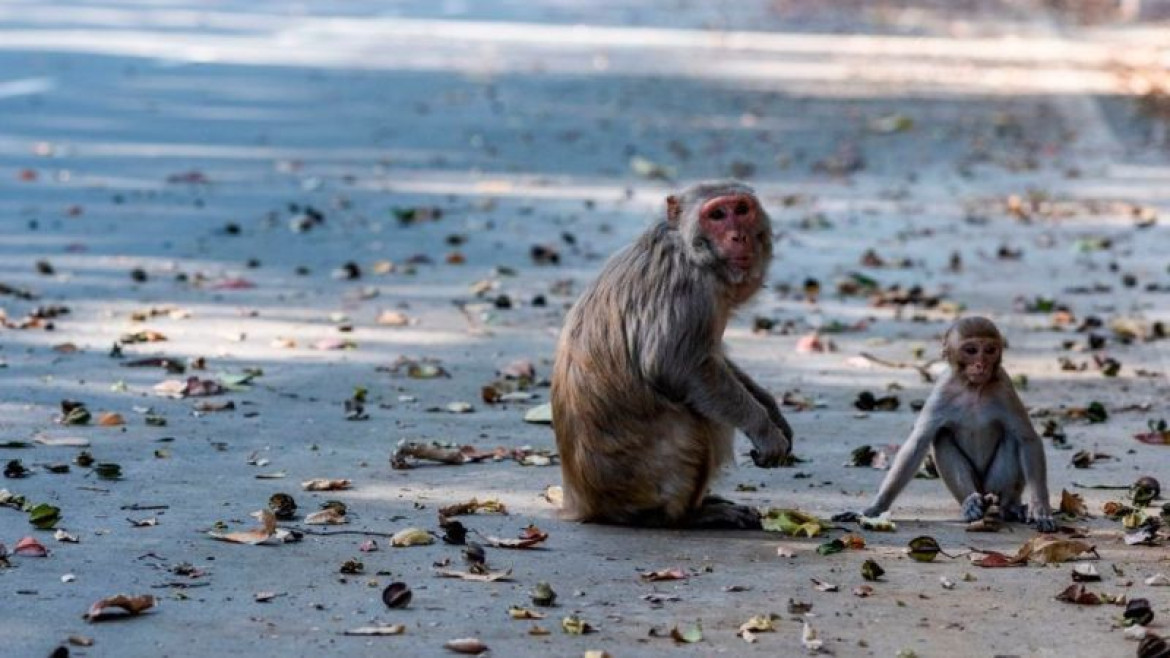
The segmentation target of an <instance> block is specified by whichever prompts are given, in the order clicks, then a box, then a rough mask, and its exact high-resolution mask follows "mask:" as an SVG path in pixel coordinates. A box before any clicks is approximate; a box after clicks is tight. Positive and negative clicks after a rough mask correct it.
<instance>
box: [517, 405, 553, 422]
mask: <svg viewBox="0 0 1170 658" xmlns="http://www.w3.org/2000/svg"><path fill="white" fill-rule="evenodd" d="M552 421H553V415H552V405H551V404H541V405H537V406H535V407H532V408H531V409H529V410H528V411H526V412H524V422H526V423H534V424H537V425H550V424H552Z"/></svg>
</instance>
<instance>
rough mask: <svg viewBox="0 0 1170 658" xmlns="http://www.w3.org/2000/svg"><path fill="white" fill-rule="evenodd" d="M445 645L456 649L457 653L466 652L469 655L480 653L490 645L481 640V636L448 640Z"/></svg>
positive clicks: (452, 649) (453, 649)
mask: <svg viewBox="0 0 1170 658" xmlns="http://www.w3.org/2000/svg"><path fill="white" fill-rule="evenodd" d="M443 646H444V647H446V648H448V649H450V650H451V651H454V652H455V653H464V654H469V655H479V654H481V653H483V652H485V651H487V650H488V646H487V645H486V644H484V643H483V642H480V641H479V638H475V637H464V638H459V639H456V640H448V641H447V643H446V644H444V645H443Z"/></svg>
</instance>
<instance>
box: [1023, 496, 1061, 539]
mask: <svg viewBox="0 0 1170 658" xmlns="http://www.w3.org/2000/svg"><path fill="white" fill-rule="evenodd" d="M1046 502H1047V501H1043V500H1034V501H1032V504H1031V505H1029V506H1028V523H1034V524H1035V525H1036V529H1037V530H1039V531H1040V532H1056V521H1054V520H1053V519H1052V510H1051V509H1050V508H1049V507H1048V505H1046V504H1045V503H1046Z"/></svg>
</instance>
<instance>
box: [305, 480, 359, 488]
mask: <svg viewBox="0 0 1170 658" xmlns="http://www.w3.org/2000/svg"><path fill="white" fill-rule="evenodd" d="M351 484H352V482H351V481H350V480H345V479H335V480H331V479H328V478H313V479H312V480H305V481H304V482H302V483H301V488H302V489H304V490H305V491H340V490H342V489H348V488H349V487H350V485H351Z"/></svg>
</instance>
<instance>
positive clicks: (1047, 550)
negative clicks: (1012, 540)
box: [1016, 537, 1097, 564]
mask: <svg viewBox="0 0 1170 658" xmlns="http://www.w3.org/2000/svg"><path fill="white" fill-rule="evenodd" d="M1082 553H1092V554H1093V556H1095V557H1096V556H1097V550H1096V548H1094V547H1093V546H1091V545H1089V544H1086V543H1085V542H1083V541H1076V540H1075V539H1051V538H1048V537H1036V538H1034V539H1031V540H1029V541H1028V542H1027V543H1026V544H1024V545H1023V546H1021V547H1020V552H1019V553H1017V554H1016V559H1017V560H1022V561H1026V560H1029V559H1033V560H1036V561H1037V562H1039V563H1040V564H1051V563H1054V562H1067V561H1069V560H1071V559H1073V558H1075V557H1077V556H1079V555H1080V554H1082Z"/></svg>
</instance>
